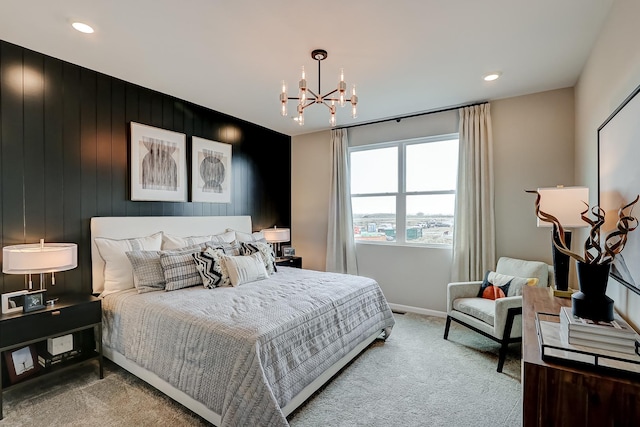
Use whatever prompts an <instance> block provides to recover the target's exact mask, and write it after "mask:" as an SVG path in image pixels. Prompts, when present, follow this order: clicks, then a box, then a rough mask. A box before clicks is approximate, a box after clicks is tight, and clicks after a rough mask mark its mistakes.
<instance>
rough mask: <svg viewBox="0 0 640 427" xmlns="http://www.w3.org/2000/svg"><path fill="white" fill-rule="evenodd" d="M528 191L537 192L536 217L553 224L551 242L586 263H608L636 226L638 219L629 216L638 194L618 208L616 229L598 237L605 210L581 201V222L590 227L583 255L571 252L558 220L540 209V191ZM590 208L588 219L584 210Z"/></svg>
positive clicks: (639, 197)
mask: <svg viewBox="0 0 640 427" xmlns="http://www.w3.org/2000/svg"><path fill="white" fill-rule="evenodd" d="M525 191H526V192H527V193H536V194H537V197H536V203H535V206H536V216H537V217H538V218H540V220H542V221H545V222H549V223H551V224H553V244H554V245H555V247H556V248H558V250H559V251H560V252H561V253H563V254H565V255H567V256H570V257H571V258H573V259H575V260H576V261H579V262H582V263H585V264H609V263H611V262H612V261H613V259H614V258H615V257H616V255H618V254H619V253H620V252H622V250H623V249H624V246H625V244H626V243H627V234H628V233H630V232H631V231H633V230H635V229H636V228H637V227H638V219H637V218H635V217H633V216H631V212H632V211H633V208H634V206H635V204H636V203H638V200H640V195H638V196H636V198H635V199H634V200H633V201H632V202H631V203H629V204H626V205H624V206H623V207H621V208H620V209H618V222H617V223H616V229H615V230H614V231H612V232H611V233H609V235H608V236H607V237H606V238H605V239H604V242H603V241H602V240H601V227H602V225H603V224H604V217H605V213H604V210H603V209H601V208H600V207H599V206H594V207H592V208H589V204H588V203H586V202H584V204H585V206H586V208H585V210H584V211H582V212H581V215H580V217H581V218H582V220H583V221H585V222H586V223H587V224H589V225H590V226H591V230H590V231H589V237H587V240H586V241H585V243H584V256H581V255H580V254H579V253H577V252H573V251H571V250H570V249H569V247H568V245H567V244H566V242H565V238H564V228H563V227H562V224H560V221H558V219H557V218H556V217H555V216H553V215H550V214H548V213H546V212H543V211H542V210H540V193H539V192H538V191H536V190H525ZM589 211H591V214H592V215H593V216H594V217H595V218H594V219H592V218H590V217H589V216H588V215H587V213H588V212H589Z"/></svg>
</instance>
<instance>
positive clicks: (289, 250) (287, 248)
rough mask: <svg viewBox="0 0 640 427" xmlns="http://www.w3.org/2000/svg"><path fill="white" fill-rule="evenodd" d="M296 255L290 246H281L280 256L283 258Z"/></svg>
mask: <svg viewBox="0 0 640 427" xmlns="http://www.w3.org/2000/svg"><path fill="white" fill-rule="evenodd" d="M294 256H296V250H295V248H294V247H292V246H283V247H282V257H283V258H291V257H294Z"/></svg>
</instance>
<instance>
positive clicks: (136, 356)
mask: <svg viewBox="0 0 640 427" xmlns="http://www.w3.org/2000/svg"><path fill="white" fill-rule="evenodd" d="M102 307H103V320H104V323H103V330H104V333H103V341H104V343H105V345H107V346H109V347H111V348H113V349H114V350H116V351H118V352H120V353H121V354H123V355H124V356H126V357H127V358H128V359H131V360H132V361H134V362H135V363H137V364H138V365H140V366H142V367H143V368H145V369H147V370H149V371H152V372H154V373H155V374H157V375H158V376H159V377H161V378H162V379H164V380H165V381H167V382H168V383H170V384H171V385H173V386H174V387H176V388H178V389H180V390H182V391H184V392H185V393H186V394H188V395H190V396H191V397H193V398H194V399H196V400H198V401H200V402H202V403H204V404H205V405H206V406H207V407H208V408H210V409H211V410H213V411H214V412H216V413H218V414H220V415H221V419H222V426H258V425H259V426H287V425H288V423H287V421H286V418H285V417H284V415H283V413H282V411H281V409H280V408H282V407H284V406H285V405H286V404H287V403H288V402H289V401H290V400H291V398H292V397H294V396H295V395H296V394H297V393H299V392H300V391H301V390H302V389H303V388H304V387H305V386H307V385H308V384H309V383H310V382H311V381H313V379H315V378H316V377H317V376H319V375H320V374H321V373H322V372H323V371H325V370H326V369H327V368H328V367H329V366H331V365H332V364H333V363H335V362H336V361H337V360H339V359H340V358H342V357H343V356H344V355H345V354H347V353H348V352H349V351H350V350H352V349H353V348H354V347H356V346H357V344H358V343H360V342H361V341H362V340H364V339H365V338H367V337H369V336H371V335H372V334H374V333H375V332H376V331H382V330H385V332H386V335H387V336H388V334H389V333H390V332H391V328H392V327H393V325H394V319H393V315H392V313H391V310H390V309H389V306H388V304H387V301H386V299H385V298H384V296H383V295H382V292H381V290H380V288H379V286H378V284H377V283H376V282H375V281H374V280H372V279H368V278H364V277H359V276H351V275H344V274H334V273H322V272H316V271H312V270H301V269H296V268H287V267H282V268H280V267H279V268H278V273H276V274H274V275H273V276H271V277H270V278H269V279H266V280H262V281H258V282H253V283H248V284H244V285H241V286H239V287H237V288H216V289H203V288H201V287H197V288H188V289H183V290H179V291H172V292H149V293H144V294H138V293H137V292H136V291H135V290H131V291H125V292H119V293H116V294H112V295H108V296H106V297H105V298H104V299H103V302H102Z"/></svg>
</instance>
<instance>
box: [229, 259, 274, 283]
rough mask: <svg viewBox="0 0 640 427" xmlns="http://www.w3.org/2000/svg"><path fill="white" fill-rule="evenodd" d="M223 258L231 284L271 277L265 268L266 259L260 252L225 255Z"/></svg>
mask: <svg viewBox="0 0 640 427" xmlns="http://www.w3.org/2000/svg"><path fill="white" fill-rule="evenodd" d="M221 258H222V262H223V263H224V266H225V268H226V270H227V273H228V274H229V279H230V280H231V286H238V285H242V284H243V283H249V282H255V281H257V280H262V279H266V278H267V277H269V274H268V273H267V270H266V268H264V260H263V259H262V255H260V253H259V252H256V253H255V254H253V255H247V256H227V255H223V256H222V257H221Z"/></svg>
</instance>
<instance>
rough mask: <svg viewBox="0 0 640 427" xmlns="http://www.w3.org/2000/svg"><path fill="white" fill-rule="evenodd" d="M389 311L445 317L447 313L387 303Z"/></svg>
mask: <svg viewBox="0 0 640 427" xmlns="http://www.w3.org/2000/svg"><path fill="white" fill-rule="evenodd" d="M389 307H390V308H391V311H396V312H407V313H415V314H423V315H425V316H436V317H447V313H445V312H444V311H437V310H430V309H428V308H420V307H412V306H410V305H402V304H392V303H389Z"/></svg>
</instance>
